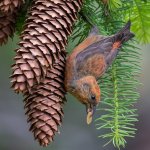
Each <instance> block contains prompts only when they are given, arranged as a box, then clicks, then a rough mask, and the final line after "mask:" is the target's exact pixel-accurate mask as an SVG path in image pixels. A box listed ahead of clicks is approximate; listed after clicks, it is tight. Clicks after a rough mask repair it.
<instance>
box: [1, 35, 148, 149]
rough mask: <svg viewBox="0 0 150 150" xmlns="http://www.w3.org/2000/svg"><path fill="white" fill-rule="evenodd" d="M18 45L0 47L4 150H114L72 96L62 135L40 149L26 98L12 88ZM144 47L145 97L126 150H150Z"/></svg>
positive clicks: (142, 89) (145, 51)
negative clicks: (28, 122) (135, 132)
mask: <svg viewBox="0 0 150 150" xmlns="http://www.w3.org/2000/svg"><path fill="white" fill-rule="evenodd" d="M17 42H18V38H17V37H15V38H14V39H13V40H11V39H10V40H9V42H8V44H7V45H5V46H2V47H0V150H11V149H12V150H42V149H43V150H44V149H49V150H77V149H78V150H113V149H114V148H112V147H110V146H106V147H103V145H104V144H105V141H104V140H102V139H99V138H97V136H98V135H100V132H101V131H97V130H96V129H95V125H94V123H93V124H92V125H90V126H88V125H87V124H86V121H85V117H86V112H85V108H84V106H82V105H81V104H80V103H78V102H77V101H76V100H75V99H74V98H73V97H72V96H71V95H68V96H67V99H68V102H67V103H66V104H65V106H64V113H65V117H64V119H63V124H62V127H61V128H60V131H61V134H60V135H58V134H57V135H56V137H55V141H54V142H53V143H52V144H51V145H50V146H48V147H47V148H42V147H40V146H39V145H38V143H37V142H35V141H34V139H33V136H32V133H31V132H29V131H28V128H29V126H28V124H27V122H26V119H27V118H26V116H25V115H24V108H23V107H24V104H23V97H22V95H17V94H15V93H14V92H13V90H12V89H11V88H10V86H11V84H10V80H9V76H10V74H11V68H10V66H11V64H12V63H13V56H14V55H15V53H14V50H15V49H16V47H17V45H16V43H17ZM140 47H141V49H142V56H141V57H142V58H143V59H142V62H141V65H142V73H141V76H140V80H141V82H142V83H143V85H141V86H140V87H139V91H140V93H141V98H140V100H139V101H138V103H137V104H136V107H137V109H138V114H139V117H138V119H139V122H137V123H136V128H138V131H137V134H136V137H135V138H134V139H128V140H127V141H128V145H127V147H126V148H125V149H126V150H133V149H134V150H150V142H149V139H150V117H149V116H150V99H149V97H150V58H149V57H150V50H149V49H150V45H146V46H140ZM96 115H98V114H96Z"/></svg>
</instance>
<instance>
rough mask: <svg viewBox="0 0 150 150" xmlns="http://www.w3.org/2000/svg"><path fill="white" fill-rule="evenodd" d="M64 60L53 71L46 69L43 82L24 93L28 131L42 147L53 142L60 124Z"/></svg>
mask: <svg viewBox="0 0 150 150" xmlns="http://www.w3.org/2000/svg"><path fill="white" fill-rule="evenodd" d="M64 68H65V58H63V57H61V58H60V60H58V61H57V62H56V63H55V64H54V67H53V69H48V72H47V75H46V77H45V79H44V81H41V83H40V84H39V85H38V86H36V87H35V88H32V91H31V94H30V93H28V92H27V93H26V94H25V95H27V97H26V99H25V108H26V115H27V116H28V122H29V123H30V125H31V126H30V130H31V131H32V132H33V134H34V137H35V139H37V140H38V141H39V143H40V145H42V146H47V145H48V144H49V143H50V142H52V141H53V138H54V135H55V133H56V132H58V126H59V125H60V124H61V122H62V116H63V110H62V107H63V103H64V98H65V97H64V95H65V91H64Z"/></svg>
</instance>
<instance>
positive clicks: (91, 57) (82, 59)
mask: <svg viewBox="0 0 150 150" xmlns="http://www.w3.org/2000/svg"><path fill="white" fill-rule="evenodd" d="M114 43H115V41H114V40H113V38H111V37H108V38H105V39H102V40H100V41H98V42H95V43H93V44H91V45H89V46H88V47H87V48H86V49H84V50H83V51H81V52H80V53H78V55H77V56H76V63H75V68H76V72H77V75H78V77H82V76H84V75H88V74H89V75H93V76H95V77H96V78H99V77H100V76H101V75H102V74H103V73H104V72H105V70H106V69H107V67H108V65H109V64H111V63H112V61H113V59H114V58H115V56H116V55H117V53H118V49H119V47H120V45H119V44H118V45H117V44H116V45H114Z"/></svg>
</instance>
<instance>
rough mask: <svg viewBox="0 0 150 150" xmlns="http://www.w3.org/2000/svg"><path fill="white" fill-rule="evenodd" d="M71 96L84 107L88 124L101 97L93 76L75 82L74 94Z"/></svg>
mask: <svg viewBox="0 0 150 150" xmlns="http://www.w3.org/2000/svg"><path fill="white" fill-rule="evenodd" d="M72 94H73V95H74V96H75V97H76V98H77V99H78V100H79V101H80V102H81V103H82V104H84V105H85V106H86V111H87V123H88V124H90V123H91V122H92V117H93V114H94V112H95V110H96V106H97V104H98V103H99V102H100V95H101V93H100V87H99V85H98V84H97V81H96V79H95V78H94V77H93V76H86V77H83V78H81V79H79V80H77V81H76V89H75V93H72Z"/></svg>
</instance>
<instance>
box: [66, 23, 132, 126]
mask: <svg viewBox="0 0 150 150" xmlns="http://www.w3.org/2000/svg"><path fill="white" fill-rule="evenodd" d="M130 27H131V21H128V22H127V23H126V25H125V26H124V27H123V28H122V29H121V30H120V31H119V32H117V33H116V34H114V35H111V36H102V35H100V34H99V31H98V28H97V27H96V26H93V27H92V29H91V32H90V33H89V35H88V37H87V38H86V39H85V40H84V41H83V42H81V43H80V44H79V45H78V46H76V47H75V48H74V49H73V51H72V52H71V53H70V54H69V55H68V56H67V59H66V68H65V89H66V91H67V92H69V93H71V94H72V95H73V96H74V97H76V98H77V99H78V100H79V102H81V103H82V104H84V105H85V106H86V112H87V117H86V118H87V119H86V120H87V124H90V123H91V122H92V118H93V115H94V113H95V110H96V107H97V105H98V104H99V102H100V100H101V90H100V86H99V84H98V80H99V79H100V78H101V77H102V75H103V74H104V73H105V72H106V71H107V69H108V67H109V66H110V65H111V64H112V63H113V61H114V60H115V58H116V56H117V54H118V52H119V50H120V48H121V47H122V45H123V43H125V42H127V41H128V40H130V39H131V38H133V37H134V34H133V33H132V32H131V31H130Z"/></svg>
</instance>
